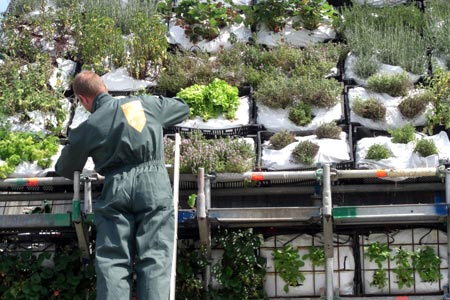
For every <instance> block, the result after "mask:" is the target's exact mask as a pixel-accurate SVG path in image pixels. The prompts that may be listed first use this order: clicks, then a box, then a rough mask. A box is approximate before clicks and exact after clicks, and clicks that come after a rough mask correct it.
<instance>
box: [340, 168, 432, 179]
mask: <svg viewBox="0 0 450 300" xmlns="http://www.w3.org/2000/svg"><path fill="white" fill-rule="evenodd" d="M335 173H336V174H335V177H336V178H338V179H348V178H383V177H391V178H397V177H410V178H411V177H423V176H438V169H437V168H409V169H398V170H396V169H378V170H377V169H373V170H372V169H371V170H336V171H335Z"/></svg>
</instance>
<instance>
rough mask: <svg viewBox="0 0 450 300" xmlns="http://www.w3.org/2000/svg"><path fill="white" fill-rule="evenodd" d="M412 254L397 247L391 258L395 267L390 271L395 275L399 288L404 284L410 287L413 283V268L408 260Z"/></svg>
mask: <svg viewBox="0 0 450 300" xmlns="http://www.w3.org/2000/svg"><path fill="white" fill-rule="evenodd" d="M412 255H413V253H412V252H411V251H408V250H405V249H402V248H399V249H398V250H397V253H396V254H395V256H394V257H393V258H392V259H393V260H395V264H396V268H395V269H394V270H393V271H392V272H394V273H395V275H397V285H398V288H399V289H402V288H403V287H404V286H406V287H412V286H413V285H414V269H413V267H412V264H411V262H410V260H411V257H412Z"/></svg>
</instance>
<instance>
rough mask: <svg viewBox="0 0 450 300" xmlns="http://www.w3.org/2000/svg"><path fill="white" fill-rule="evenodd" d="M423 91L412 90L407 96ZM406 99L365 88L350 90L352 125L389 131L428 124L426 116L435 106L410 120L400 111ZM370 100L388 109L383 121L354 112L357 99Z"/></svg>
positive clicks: (430, 106)
mask: <svg viewBox="0 0 450 300" xmlns="http://www.w3.org/2000/svg"><path fill="white" fill-rule="evenodd" d="M421 92H423V90H411V91H410V92H409V94H408V95H407V96H406V97H408V96H410V95H414V94H416V93H421ZM406 97H392V96H390V95H388V94H385V93H375V92H372V91H370V90H368V89H366V88H363V87H356V88H351V89H349V90H348V105H349V110H350V121H351V122H352V123H359V124H361V125H362V126H365V127H367V128H370V129H375V130H388V129H393V128H399V127H402V126H404V125H406V124H411V125H413V126H423V125H426V124H427V119H426V115H427V114H428V113H429V112H431V110H432V109H433V105H432V104H431V103H429V104H428V105H427V107H426V108H425V110H424V111H423V112H422V113H421V114H419V115H417V116H416V117H414V118H412V119H409V118H406V117H404V116H403V115H402V114H401V112H400V110H399V109H398V106H399V104H400V103H401V102H402V101H403V100H404V99H405V98H406ZM368 98H375V99H377V101H378V102H379V103H380V104H383V105H384V107H386V116H385V118H384V119H383V120H379V121H378V120H377V121H375V120H372V119H367V118H363V117H361V116H359V115H357V114H355V112H354V111H353V110H352V107H353V104H354V102H355V101H356V100H357V99H360V100H367V99H368Z"/></svg>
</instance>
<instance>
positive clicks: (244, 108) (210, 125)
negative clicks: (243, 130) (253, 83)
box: [175, 96, 250, 129]
mask: <svg viewBox="0 0 450 300" xmlns="http://www.w3.org/2000/svg"><path fill="white" fill-rule="evenodd" d="M249 123H250V103H249V97H248V96H244V97H240V98H239V107H238V109H237V111H236V116H235V118H234V119H233V120H229V119H227V118H225V117H224V116H223V115H221V116H219V117H217V118H213V119H209V120H208V121H203V120H202V118H201V117H199V116H196V117H194V118H192V119H187V120H185V121H183V122H181V123H179V124H176V125H175V126H178V127H186V128H195V129H226V128H231V127H236V126H242V125H248V124H249Z"/></svg>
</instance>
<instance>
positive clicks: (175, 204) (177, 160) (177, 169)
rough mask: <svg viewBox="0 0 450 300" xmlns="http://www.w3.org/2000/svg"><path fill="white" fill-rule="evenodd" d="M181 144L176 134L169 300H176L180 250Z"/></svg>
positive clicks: (178, 135)
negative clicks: (178, 254) (178, 251)
mask: <svg viewBox="0 0 450 300" xmlns="http://www.w3.org/2000/svg"><path fill="white" fill-rule="evenodd" d="M180 144H181V137H180V134H179V133H176V134H175V146H174V147H175V149H174V152H175V156H174V160H173V199H172V200H173V210H174V212H173V213H174V215H173V216H174V235H173V252H172V270H171V276H170V287H169V288H170V291H169V299H170V300H175V290H176V275H177V248H178V202H179V201H178V197H179V195H180V192H179V190H180Z"/></svg>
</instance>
